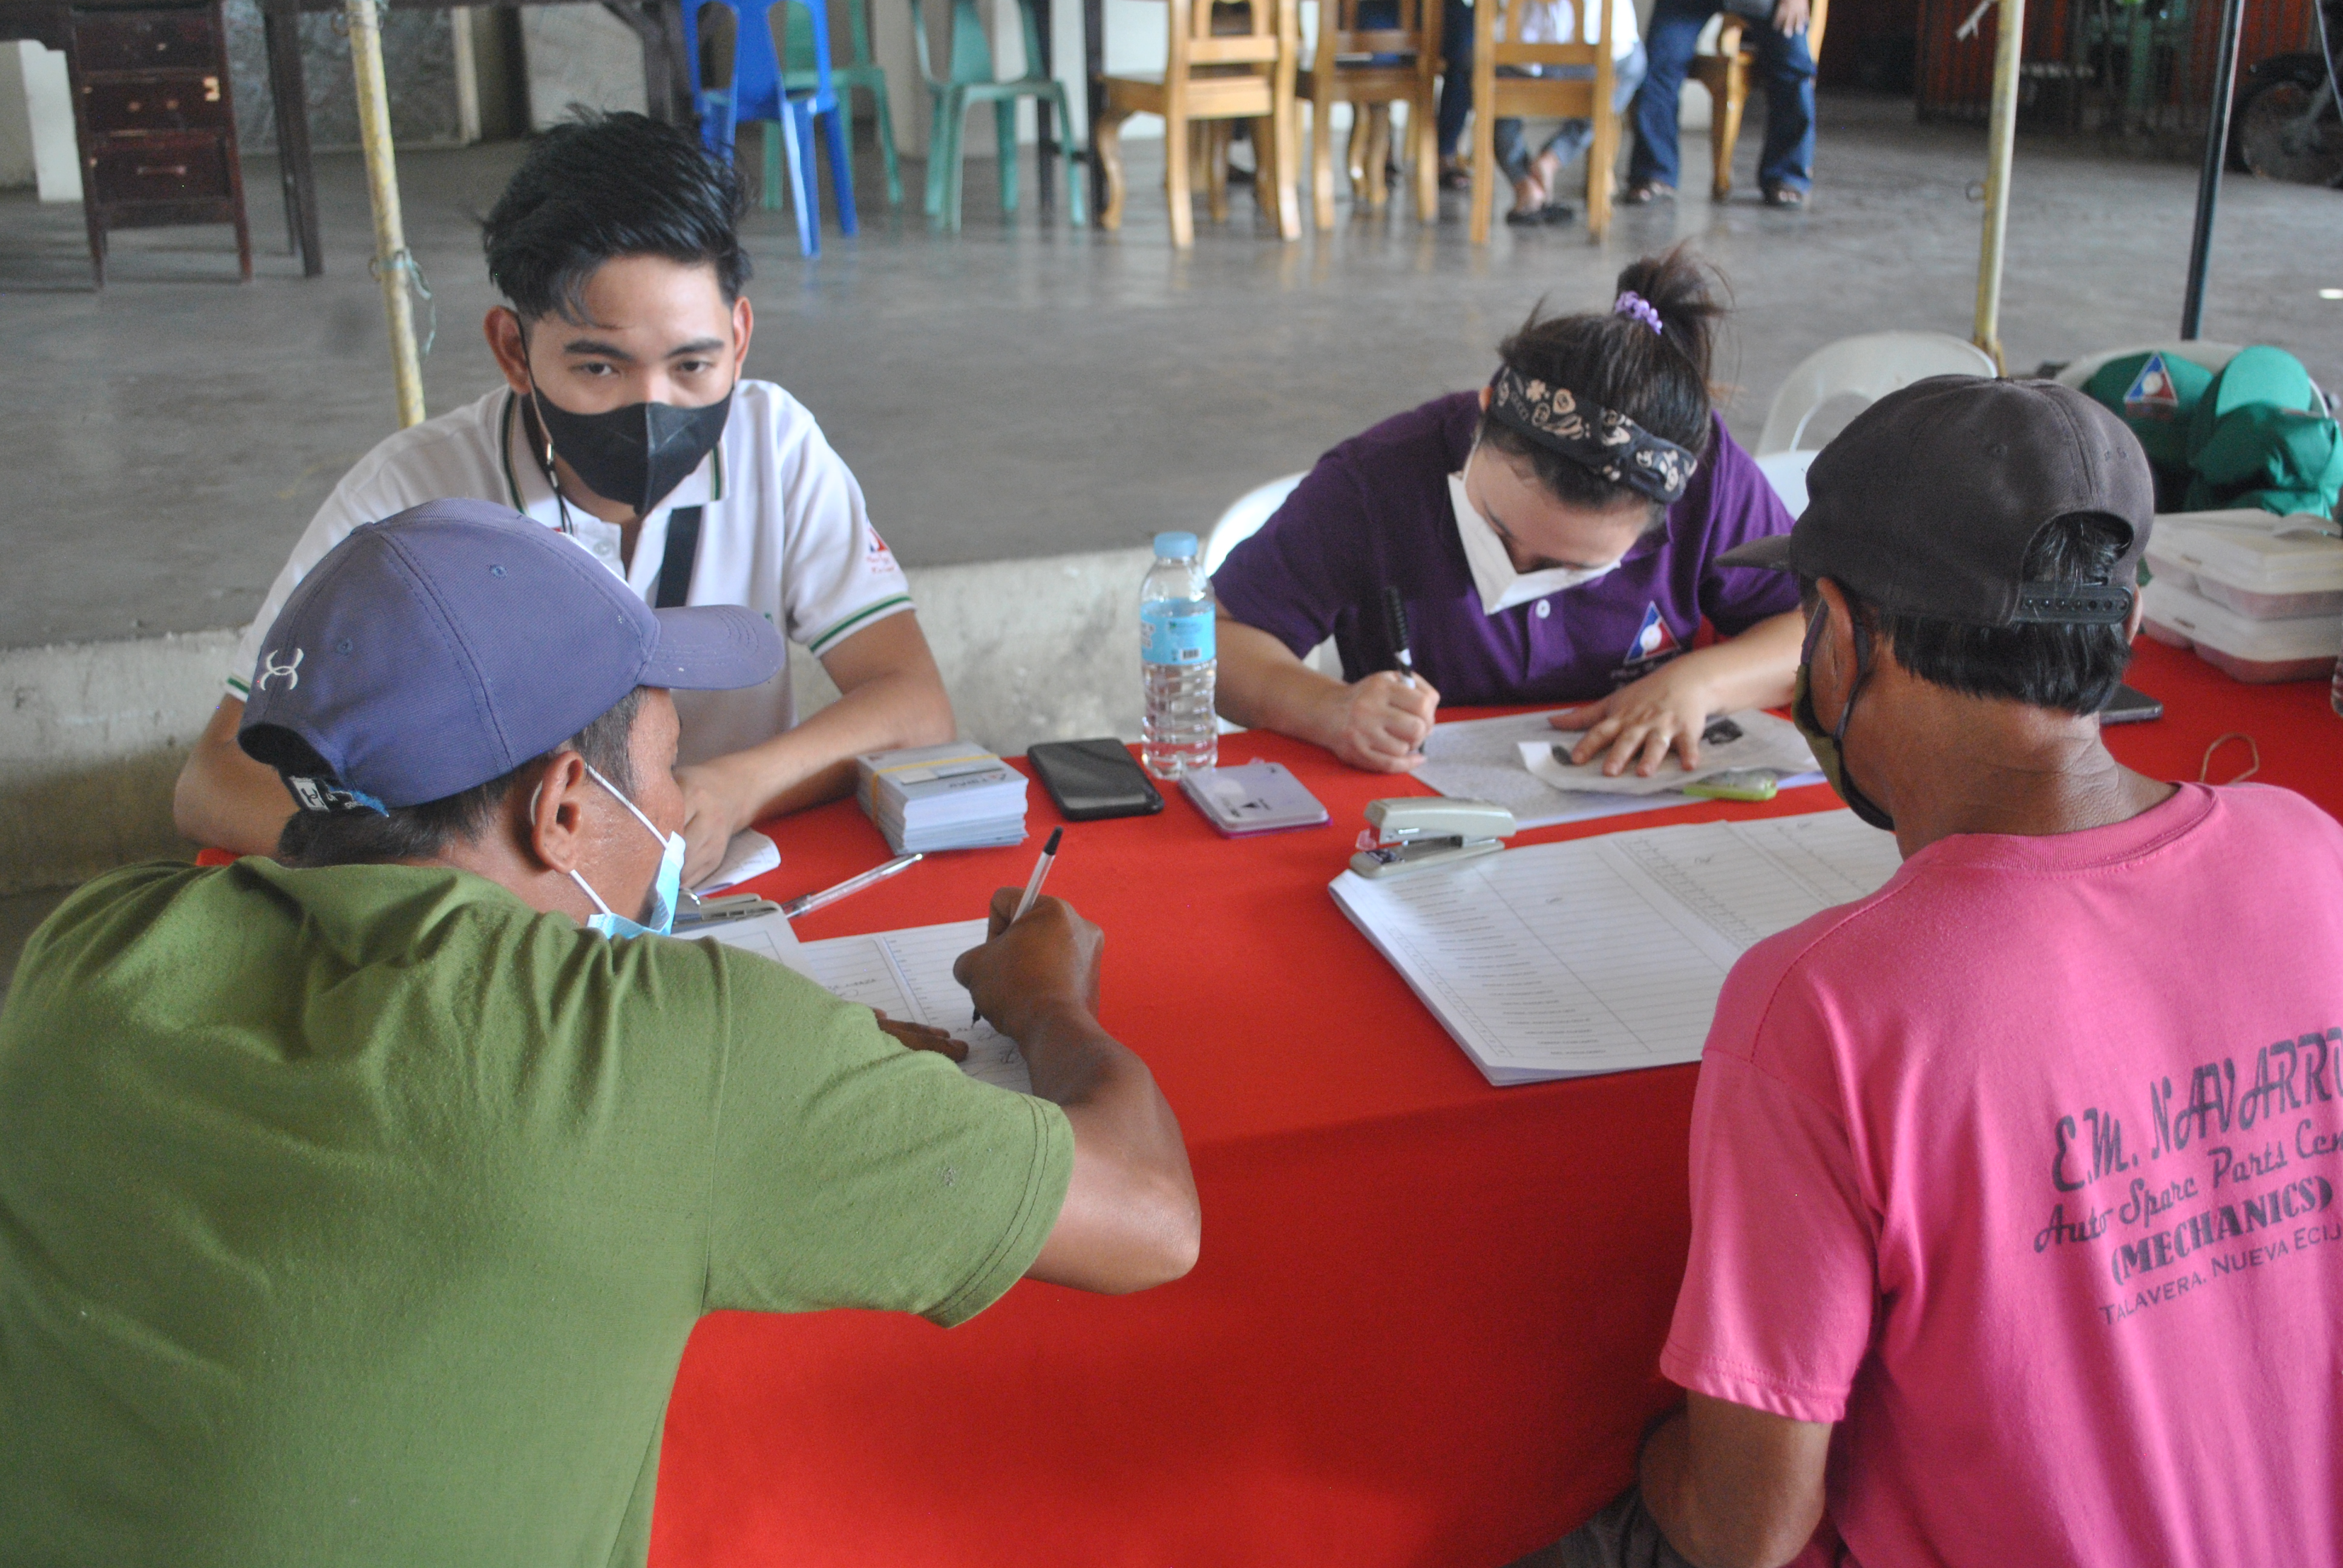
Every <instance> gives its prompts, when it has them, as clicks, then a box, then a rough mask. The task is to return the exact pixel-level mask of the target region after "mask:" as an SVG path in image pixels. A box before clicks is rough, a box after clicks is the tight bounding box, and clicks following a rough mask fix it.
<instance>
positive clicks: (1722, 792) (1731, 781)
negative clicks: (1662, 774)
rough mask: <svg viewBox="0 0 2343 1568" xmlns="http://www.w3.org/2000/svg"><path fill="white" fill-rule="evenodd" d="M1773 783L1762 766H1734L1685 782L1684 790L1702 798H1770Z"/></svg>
mask: <svg viewBox="0 0 2343 1568" xmlns="http://www.w3.org/2000/svg"><path fill="white" fill-rule="evenodd" d="M1775 783H1776V779H1775V776H1774V775H1773V774H1772V773H1771V772H1768V771H1767V770H1766V769H1763V768H1735V769H1732V770H1730V771H1729V772H1725V773H1712V774H1710V775H1709V776H1708V777H1707V778H1705V779H1700V780H1699V781H1697V782H1696V783H1692V784H1687V785H1685V786H1684V793H1685V794H1687V795H1697V796H1699V797H1700V798H1701V799H1704V800H1771V799H1773V798H1774V789H1775Z"/></svg>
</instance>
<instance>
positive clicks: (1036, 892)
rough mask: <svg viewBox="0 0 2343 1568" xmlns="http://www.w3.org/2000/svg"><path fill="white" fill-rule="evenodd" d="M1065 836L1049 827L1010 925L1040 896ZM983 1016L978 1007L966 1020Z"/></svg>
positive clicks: (973, 1019) (971, 1022)
mask: <svg viewBox="0 0 2343 1568" xmlns="http://www.w3.org/2000/svg"><path fill="white" fill-rule="evenodd" d="M1065 836H1066V830H1065V829H1063V828H1052V829H1050V841H1049V842H1048V843H1046V844H1044V845H1042V846H1041V859H1038V860H1036V861H1034V862H1033V874H1032V875H1031V876H1030V877H1028V878H1026V879H1025V896H1024V897H1023V898H1021V899H1020V900H1017V912H1016V913H1015V914H1013V915H1011V916H1010V917H1009V923H1010V925H1012V926H1013V925H1015V924H1016V923H1017V922H1018V921H1020V920H1023V919H1024V918H1025V912H1026V911H1027V910H1030V909H1031V908H1032V907H1033V900H1036V899H1038V898H1040V897H1041V884H1042V883H1043V882H1045V881H1047V880H1048V879H1049V876H1050V862H1051V861H1052V860H1054V859H1057V858H1058V840H1059V839H1062V838H1064V837H1065ZM983 1017H984V1010H983V1009H982V1008H978V1009H977V1010H975V1011H974V1012H972V1013H970V1014H969V1015H968V1021H969V1022H970V1024H974V1023H976V1022H977V1021H978V1020H980V1019H981V1018H983Z"/></svg>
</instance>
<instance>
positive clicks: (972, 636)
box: [0, 549, 1151, 895]
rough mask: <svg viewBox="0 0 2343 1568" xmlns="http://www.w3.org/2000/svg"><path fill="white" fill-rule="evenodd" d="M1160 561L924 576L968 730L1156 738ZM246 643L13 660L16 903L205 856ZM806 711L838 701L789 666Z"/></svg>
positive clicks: (1141, 554)
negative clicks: (1153, 575)
mask: <svg viewBox="0 0 2343 1568" xmlns="http://www.w3.org/2000/svg"><path fill="white" fill-rule="evenodd" d="M1150 560H1151V554H1150V553H1149V552H1148V551H1146V550H1144V549H1133V550H1112V551H1106V552H1101V553H1096V554H1089V555H1078V556H1058V557H1051V558H1043V559H1039V560H1022V561H990V562H985V563H981V564H979V565H975V566H960V567H936V568H928V569H925V570H915V571H913V572H911V573H910V578H911V594H912V597H913V598H914V599H916V600H917V601H918V603H919V607H920V625H921V626H922V628H924V629H925V630H926V632H927V637H928V642H929V645H930V647H932V648H934V649H935V654H936V662H937V663H938V665H940V667H941V668H942V669H943V673H944V684H945V686H946V687H947V688H948V689H950V692H951V699H952V708H953V710H954V712H956V713H957V714H958V715H959V718H960V733H961V734H962V735H964V736H966V737H967V738H969V739H972V740H976V741H978V742H980V743H981V744H983V745H985V746H989V747H990V748H991V749H994V750H996V751H1001V752H1011V753H1013V752H1018V751H1022V750H1024V749H1026V748H1027V747H1029V746H1031V745H1032V744H1033V743H1034V742H1035V741H1037V740H1054V739H1074V738H1078V737H1081V736H1091V735H1118V736H1121V737H1122V738H1124V739H1137V738H1138V735H1139V710H1140V686H1139V583H1140V579H1141V578H1142V577H1144V576H1145V575H1146V573H1147V567H1148V563H1149V561H1150ZM237 637H238V633H237V632H236V631H233V630H226V631H208V632H196V633H192V634H189V635H187V636H184V637H162V638H143V639H140V640H138V641H135V642H106V643H81V644H73V645H67V646H62V647H54V648H9V649H0V691H5V692H6V693H7V694H8V697H9V700H8V701H7V702H6V704H5V706H0V895H6V894H9V893H17V892H25V891H29V890H35V889H39V888H51V887H61V886H65V885H67V884H70V883H74V882H78V881H82V880H84V879H87V878H89V877H92V876H95V875H96V874H97V873H98V872H99V871H102V870H105V869H107V868H108V867H112V866H118V865H122V864H125V863H126V862H128V861H132V860H140V859H152V858H155V857H157V856H172V857H178V858H181V859H184V858H186V857H187V856H190V855H192V854H193V853H194V848H195V847H194V846H193V845H191V844H188V843H187V842H186V840H185V839H181V838H180V837H179V836H178V834H177V833H176V831H175V830H174V829H172V826H171V784H172V781H173V780H174V779H176V778H177V777H178V772H179V769H180V766H181V765H182V764H183V763H185V762H186V757H187V749H188V747H189V746H190V745H191V744H193V742H194V740H195V739H196V736H198V735H199V734H201V733H202V731H203V728H204V725H205V724H206V722H207V721H208V720H209V719H210V718H211V714H212V710H213V709H214V708H215V707H216V706H217V704H218V701H219V696H220V677H221V674H222V672H223V671H225V670H226V668H227V665H228V661H229V659H230V658H232V657H233V656H234V654H235V651H236V640H237ZM789 663H790V669H791V674H792V678H793V679H794V681H795V682H796V685H797V689H798V704H799V712H800V713H809V712H811V711H813V710H814V709H817V708H819V707H820V706H822V705H823V704H825V703H828V702H830V701H833V700H835V699H836V698H837V695H838V692H837V689H836V688H835V687H833V686H832V685H831V684H830V679H829V677H828V676H826V675H825V674H823V672H822V668H821V666H820V663H819V662H818V661H817V660H815V659H814V658H811V657H809V655H807V654H806V653H805V652H804V651H803V650H802V649H795V650H792V654H791V658H790V660H789Z"/></svg>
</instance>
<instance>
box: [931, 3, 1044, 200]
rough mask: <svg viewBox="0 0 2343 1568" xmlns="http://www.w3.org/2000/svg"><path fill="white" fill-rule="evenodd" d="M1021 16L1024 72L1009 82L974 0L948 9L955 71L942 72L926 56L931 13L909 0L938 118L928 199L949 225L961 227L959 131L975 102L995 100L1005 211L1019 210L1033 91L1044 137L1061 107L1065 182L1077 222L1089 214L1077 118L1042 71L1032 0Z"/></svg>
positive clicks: (933, 131) (1021, 7)
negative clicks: (1021, 157)
mask: <svg viewBox="0 0 2343 1568" xmlns="http://www.w3.org/2000/svg"><path fill="white" fill-rule="evenodd" d="M1017 11H1018V15H1019V16H1020V17H1021V19H1022V20H1023V22H1024V25H1025V60H1026V65H1025V75H1021V76H1016V77H1012V78H1011V79H1010V80H1008V81H1005V82H1003V81H997V80H995V79H994V77H993V65H992V44H991V41H990V39H989V38H987V37H986V36H985V31H984V22H983V20H982V18H980V17H979V16H978V15H977V14H976V0H952V11H951V72H950V75H948V76H943V77H939V76H938V75H936V71H935V66H934V65H933V64H932V63H931V62H930V59H929V57H928V28H927V21H926V18H924V17H923V16H921V15H920V0H911V42H912V43H913V45H916V46H917V48H918V50H919V55H920V79H921V80H922V81H924V82H925V83H926V84H927V87H928V97H929V100H930V103H931V104H932V105H933V106H934V109H935V118H934V123H933V124H932V125H931V126H930V127H929V131H928V201H927V211H928V216H930V217H931V218H932V217H940V218H942V219H943V220H944V224H945V226H946V227H948V228H952V229H957V228H959V227H960V153H961V146H960V135H961V131H962V128H963V126H965V124H966V122H967V119H968V111H969V110H970V108H971V107H972V106H975V105H978V104H990V105H991V106H992V125H993V131H994V134H995V135H996V136H998V137H999V138H1000V143H1001V211H1003V212H1015V211H1016V210H1017V100H1018V99H1020V98H1031V99H1032V100H1033V102H1034V108H1035V110H1036V112H1038V113H1039V114H1040V115H1041V136H1042V139H1043V140H1045V141H1046V140H1048V139H1049V137H1050V136H1051V128H1050V111H1051V109H1052V108H1053V107H1054V108H1055V109H1056V110H1057V113H1058V125H1059V126H1060V127H1061V129H1062V130H1063V131H1065V132H1066V133H1067V134H1068V136H1069V138H1070V139H1069V144H1068V146H1067V147H1066V152H1067V155H1068V156H1067V158H1066V184H1067V187H1068V189H1069V190H1071V192H1072V201H1071V216H1072V218H1073V222H1074V226H1075V227H1077V228H1079V227H1081V226H1082V224H1083V223H1084V222H1085V221H1086V220H1085V218H1084V216H1083V213H1082V178H1081V164H1079V163H1078V162H1077V161H1076V160H1075V158H1074V157H1073V156H1072V154H1073V147H1072V146H1071V131H1072V128H1073V120H1072V117H1071V116H1070V115H1068V113H1067V112H1066V89H1065V86H1064V85H1063V84H1062V83H1060V82H1058V81H1057V80H1055V79H1054V78H1052V77H1049V76H1044V75H1040V74H1039V71H1040V62H1041V28H1040V27H1039V26H1038V25H1036V24H1035V22H1034V18H1033V6H1032V3H1031V0H1017Z"/></svg>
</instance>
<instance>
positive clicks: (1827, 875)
mask: <svg viewBox="0 0 2343 1568" xmlns="http://www.w3.org/2000/svg"><path fill="white" fill-rule="evenodd" d="M1902 863H1903V862H1902V859H1901V858H1900V857H1899V856H1898V854H1897V852H1896V840H1895V839H1894V838H1893V837H1892V836H1891V835H1889V834H1886V833H1882V832H1880V831H1878V830H1877V829H1873V828H1868V827H1865V826H1864V824H1863V823H1861V822H1860V821H1857V820H1856V819H1855V814H1854V813H1853V812H1851V811H1825V812H1820V813H1817V814H1815V815H1814V816H1808V817H1781V818H1775V819H1772V820H1770V821H1763V822H1709V823H1701V824H1697V825H1694V826H1690V827H1682V828H1648V829H1644V831H1642V832H1640V833H1613V834H1608V835H1605V836H1604V837H1602V838H1596V839H1579V840H1578V841H1576V842H1574V843H1568V844H1542V845H1538V846H1536V847H1534V848H1532V849H1509V850H1507V851H1505V852H1504V853H1503V854H1501V855H1493V856H1490V857H1488V858H1487V859H1479V860H1472V861H1468V862H1466V863H1465V864H1463V865H1461V866H1458V867H1455V868H1453V869H1444V870H1427V871H1423V872H1419V873H1417V874H1415V875H1413V876H1404V877H1393V878H1388V879H1377V880H1369V879H1366V878H1363V877H1359V876H1355V875H1353V874H1352V873H1351V872H1348V871H1345V872H1343V873H1342V875H1341V876H1340V877H1337V878H1336V879H1334V881H1333V883H1332V886H1331V889H1330V890H1331V891H1332V893H1333V895H1334V901H1335V902H1336V903H1337V904H1338V905H1340V906H1341V908H1342V912H1343V913H1344V914H1346V915H1348V916H1349V917H1350V918H1351V920H1352V923H1353V924H1354V925H1356V926H1357V927H1358V928H1359V930H1361V931H1362V932H1363V933H1364V934H1365V935H1366V938H1367V940H1369V941H1371V942H1373V943H1374V945H1375V947H1376V949H1377V950H1379V951H1380V952H1382V954H1383V956H1384V957H1385V958H1387V959H1389V960H1391V961H1392V965H1393V968H1395V969H1397V970H1399V972H1400V974H1401V976H1402V977H1403V979H1404V980H1406V981H1407V983H1408V985H1409V987H1410V988H1411V989H1412V990H1414V992H1415V994H1416V995H1417V996H1418V997H1421V998H1422V999H1423V1004H1424V1005H1425V1006H1426V1007H1428V1008H1430V1009H1431V1010H1432V1011H1433V1016H1434V1017H1436V1018H1438V1019H1439V1020H1440V1021H1441V1023H1442V1024H1443V1025H1444V1026H1445V1027H1446V1029H1447V1030H1448V1032H1449V1033H1450V1034H1451V1035H1453V1036H1454V1037H1455V1040H1456V1043H1457V1044H1458V1045H1460V1046H1463V1048H1464V1052H1465V1054H1466V1055H1467V1056H1469V1057H1471V1058H1472V1059H1473V1065H1475V1066H1477V1067H1478V1068H1480V1070H1481V1071H1482V1073H1483V1075H1484V1076H1485V1077H1487V1079H1488V1080H1489V1081H1490V1082H1492V1083H1496V1084H1507V1083H1527V1082H1531V1081H1535V1080H1538V1079H1546V1078H1574V1077H1578V1076H1580V1075H1582V1074H1585V1073H1594V1072H1619V1071H1624V1070H1628V1069H1632V1068H1638V1067H1658V1066H1662V1065H1664V1064H1666V1063H1669V1062H1679V1061H1691V1060H1694V1059H1695V1058H1697V1057H1698V1056H1699V1055H1700V1048H1701V1044H1702V1042H1703V1041H1704V1040H1705V1039H1706V1038H1707V1034H1708V1024H1709V1019H1710V1016H1711V1014H1713V1013H1714V1012H1715V1010H1716V997H1717V992H1718V991H1719V990H1721V989H1722V988H1723V986H1724V984H1725V971H1726V970H1730V969H1731V968H1732V967H1733V964H1734V960H1736V959H1738V958H1739V957H1740V956H1741V955H1742V954H1743V953H1745V952H1746V951H1748V950H1749V949H1750V948H1752V947H1754V946H1755V945H1756V944H1757V943H1758V942H1759V941H1762V940H1765V938H1766V937H1769V936H1772V935H1773V934H1774V933H1775V932H1776V931H1781V930H1788V929H1789V928H1790V927H1792V926H1794V925H1796V924H1797V923H1798V922H1799V921H1800V920H1805V919H1807V918H1808V917H1810V916H1813V915H1816V914H1819V913H1821V912H1822V911H1823V910H1826V909H1829V908H1830V907H1831V906H1833V905H1835V904H1844V903H1848V902H1851V901H1853V900H1856V899H1860V898H1864V897H1866V896H1868V895H1869V894H1871V893H1873V892H1875V891H1876V890H1878V889H1879V888H1880V887H1881V886H1882V885H1884V884H1885V882H1886V880H1887V879H1888V878H1890V877H1892V876H1894V875H1895V874H1896V868H1897V867H1898V866H1899V865H1901V864H1902Z"/></svg>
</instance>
